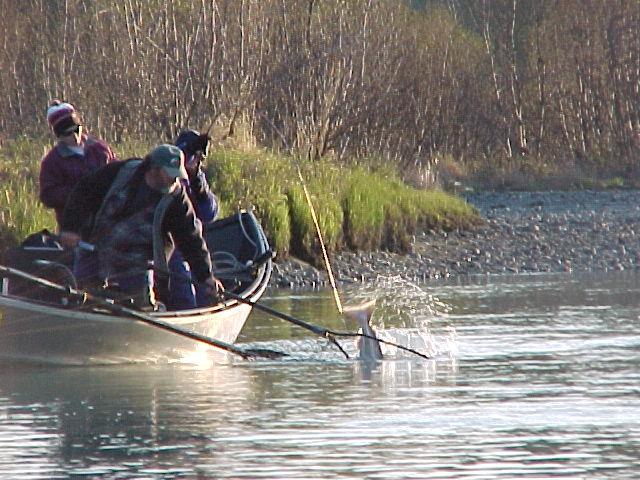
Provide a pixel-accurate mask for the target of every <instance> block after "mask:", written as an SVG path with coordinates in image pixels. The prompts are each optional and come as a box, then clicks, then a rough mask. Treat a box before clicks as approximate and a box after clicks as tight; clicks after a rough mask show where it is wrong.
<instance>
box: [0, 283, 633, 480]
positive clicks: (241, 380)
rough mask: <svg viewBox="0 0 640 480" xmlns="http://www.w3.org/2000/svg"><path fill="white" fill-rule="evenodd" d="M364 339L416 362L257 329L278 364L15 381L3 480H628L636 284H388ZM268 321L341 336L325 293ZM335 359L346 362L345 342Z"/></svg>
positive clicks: (66, 373) (20, 371)
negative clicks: (318, 327)
mask: <svg viewBox="0 0 640 480" xmlns="http://www.w3.org/2000/svg"><path fill="white" fill-rule="evenodd" d="M342 295H343V299H347V300H349V301H356V300H359V299H366V298H372V297H374V296H375V297H377V298H378V307H377V310H376V314H375V316H374V322H373V323H374V324H375V325H377V326H378V327H379V328H380V329H381V330H382V333H381V335H382V336H383V337H384V338H388V339H389V340H395V341H398V342H400V343H403V344H410V345H411V346H412V347H413V348H416V349H420V350H424V351H426V352H428V353H430V354H431V355H433V358H432V359H431V360H424V359H421V358H419V357H416V356H413V355H411V354H408V353H401V352H400V351H395V352H394V351H391V350H388V351H387V354H388V357H387V358H386V359H385V360H384V361H382V362H381V363H380V364H374V365H370V364H367V363H362V362H359V361H354V360H346V359H345V358H344V357H342V356H341V354H340V353H339V351H338V350H337V349H335V348H334V347H332V346H331V345H329V344H327V343H326V342H325V341H324V340H323V339H317V338H314V337H309V336H308V335H307V332H306V331H301V330H300V329H299V328H297V327H294V326H292V325H289V324H286V323H283V322H282V321H281V320H273V319H269V318H267V317H265V316H263V315H260V314H256V313H254V314H253V316H252V317H251V319H250V323H249V324H248V325H247V327H246V329H245V330H244V332H243V334H242V336H241V339H240V341H242V342H249V343H252V344H256V343H257V344H258V345H260V346H268V347H270V348H276V349H279V350H284V351H288V352H290V353H291V354H292V356H291V357H290V358H289V359H287V360H280V361H256V362H243V361H230V362H229V363H227V364H224V365H211V363H209V362H207V359H200V363H180V364H165V365H136V366H124V365H123V366H109V367H87V368H83V367H76V368H68V367H67V368H62V367H40V368H33V367H31V368H26V367H21V368H18V367H12V368H6V367H5V368H3V369H2V371H1V373H0V478H2V479H4V478H7V479H35V478H47V479H50V478H74V479H76V478H104V479H107V478H109V479H130V478H145V479H149V478H163V479H164V478H233V479H245V478H246V479H285V478H296V479H329V478H358V479H361V478H367V479H449V478H450V479H520V478H523V479H524V478H526V479H542V478H563V479H592V478H593V479H609V478H610V479H636V478H640V368H639V367H640V325H639V322H638V312H639V306H640V276H639V275H637V274H633V273H616V274H599V275H593V276H575V275H563V274H558V275H546V276H543V275H539V276H537V275H534V276H521V275H519V276H506V277H477V278H469V279H465V280H453V281H450V282H449V283H429V284H426V285H414V284H408V283H405V282H402V281H400V280H398V279H394V278H389V279H386V280H383V281H382V282H381V284H380V285H379V286H378V287H376V288H375V289H373V288H371V289H368V290H367V289H364V288H357V289H356V288H354V289H352V290H345V291H343V292H342ZM264 302H265V304H268V305H270V306H272V307H274V308H277V309H279V310H282V311H285V312H287V313H290V314H292V315H294V316H297V317H299V318H301V319H304V320H305V321H308V322H312V323H316V324H322V325H324V326H326V327H330V328H333V329H342V330H344V329H345V328H348V329H353V325H345V324H344V322H343V320H342V319H341V318H340V317H339V316H338V315H337V314H336V313H335V310H336V309H335V306H334V304H333V299H332V296H331V293H330V292H329V291H324V292H313V291H311V292H305V291H303V292H287V291H277V292H271V293H270V294H269V295H268V296H267V298H265V299H264ZM344 344H345V349H346V350H347V352H348V353H351V354H353V353H355V347H354V345H353V342H352V341H351V340H349V341H345V342H344Z"/></svg>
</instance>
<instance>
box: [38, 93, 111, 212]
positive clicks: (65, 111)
mask: <svg viewBox="0 0 640 480" xmlns="http://www.w3.org/2000/svg"><path fill="white" fill-rule="evenodd" d="M47 123H48V124H49V127H50V128H51V131H52V133H53V135H54V136H55V138H56V140H57V141H56V144H55V145H54V147H53V148H52V149H51V150H49V152H47V153H46V154H45V156H44V157H43V158H42V162H41V163H40V201H41V202H42V203H43V204H44V205H45V206H47V207H49V208H52V209H53V210H54V211H55V214H56V220H57V221H58V224H59V223H60V219H61V217H62V211H63V210H64V206H65V203H66V201H67V198H68V197H69V194H70V193H71V190H72V189H73V187H74V186H75V184H76V183H77V182H78V180H80V179H81V178H82V177H84V176H85V175H87V174H88V173H90V172H92V171H94V170H95V169H97V168H99V167H101V166H103V165H106V164H107V163H110V162H113V161H116V160H117V158H116V155H115V154H114V153H113V150H112V149H111V147H110V146H109V145H108V144H107V143H106V142H104V141H103V140H100V139H98V138H96V137H94V136H92V135H90V134H88V133H87V132H86V131H85V130H84V126H83V124H82V120H81V118H80V114H79V113H78V111H77V110H76V109H75V107H74V106H73V105H72V104H70V103H67V102H62V101H60V100H54V101H53V102H52V103H51V104H50V105H49V107H48V108H47Z"/></svg>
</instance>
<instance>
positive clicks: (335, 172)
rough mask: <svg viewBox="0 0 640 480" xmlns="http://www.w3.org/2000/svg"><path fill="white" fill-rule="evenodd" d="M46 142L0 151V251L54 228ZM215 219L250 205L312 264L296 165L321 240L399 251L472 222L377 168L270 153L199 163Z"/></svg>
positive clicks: (470, 215) (461, 210)
mask: <svg viewBox="0 0 640 480" xmlns="http://www.w3.org/2000/svg"><path fill="white" fill-rule="evenodd" d="M138 145H141V144H138ZM49 147H50V144H49V143H48V142H46V141H35V140H28V139H18V140H15V141H9V142H5V144H4V145H3V146H2V148H0V179H1V181H2V187H0V195H1V197H0V198H2V204H1V206H0V248H7V247H9V246H12V245H15V244H16V243H17V242H18V241H19V239H21V238H23V237H24V236H26V235H27V234H29V233H32V232H34V231H37V230H40V229H42V228H49V229H53V230H54V229H55V219H54V216H53V212H52V211H51V210H48V209H45V208H44V207H43V206H42V205H41V204H40V202H39V200H38V196H37V192H38V185H37V181H38V169H39V162H40V159H41V157H42V155H43V153H44V152H45V151H46V149H47V148H49ZM148 147H149V145H148V144H147V145H142V146H140V147H135V146H133V144H122V145H116V146H115V150H116V152H117V153H118V155H119V157H120V158H127V157H129V156H132V155H135V154H137V155H142V154H144V152H146V151H147V150H148ZM206 168H207V173H208V177H209V180H210V182H211V184H212V189H213V191H214V192H216V194H217V195H218V197H219V199H220V203H221V214H222V215H226V214H229V213H231V212H233V211H235V210H236V209H237V208H238V207H244V208H250V207H251V206H253V207H254V208H255V210H256V213H257V215H258V217H259V218H260V219H261V220H262V222H263V225H264V227H265V230H266V232H267V235H268V236H269V240H270V242H271V244H272V245H273V246H274V248H275V249H276V250H277V253H278V255H279V256H280V257H286V256H287V255H295V256H297V257H299V258H303V259H305V260H309V261H312V262H314V263H315V262H317V261H318V260H319V258H320V257H319V255H320V246H319V242H318V241H317V235H316V232H315V227H314V224H313V221H312V217H311V213H310V208H309V205H308V203H307V200H306V196H305V194H304V190H303V184H302V182H301V181H300V179H299V177H298V175H297V168H300V171H301V173H302V176H303V178H304V181H305V184H306V186H307V188H308V191H309V192H310V194H311V198H312V202H313V205H314V207H315V209H316V211H317V214H318V221H319V224H320V228H321V230H322V234H323V237H324V240H325V243H326V245H327V247H328V248H329V250H332V251H336V250H341V249H345V248H350V249H362V250H375V249H387V250H392V251H400V252H401V251H403V250H405V249H406V248H407V247H408V245H409V241H410V238H411V235H412V234H413V233H415V232H416V230H418V229H421V228H435V229H453V228H464V227H467V226H468V225H470V224H472V223H474V222H477V221H478V217H477V213H476V211H475V210H474V209H473V208H472V207H471V206H470V205H468V204H467V203H465V202H464V201H463V200H461V199H459V198H457V197H455V196H452V195H449V194H447V193H444V192H442V191H437V190H416V189H413V188H410V187H408V186H406V185H405V184H404V183H402V182H401V181H400V179H399V177H398V175H397V174H396V173H395V172H393V171H392V170H390V169H388V168H385V167H377V168H367V167H365V166H350V167H349V166H344V165H341V166H338V165H335V164H333V163H331V162H329V161H316V162H305V161H299V160H297V159H295V158H292V157H289V156H284V155H278V154H275V153H271V152H265V151H261V150H254V151H251V152H246V151H239V150H233V149H222V148H221V149H217V150H214V151H212V152H211V153H210V155H209V158H208V160H207V166H206Z"/></svg>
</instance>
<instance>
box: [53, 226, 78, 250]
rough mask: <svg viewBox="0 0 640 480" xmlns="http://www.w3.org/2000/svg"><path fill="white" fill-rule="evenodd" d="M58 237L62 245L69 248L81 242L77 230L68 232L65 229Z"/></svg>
mask: <svg viewBox="0 0 640 480" xmlns="http://www.w3.org/2000/svg"><path fill="white" fill-rule="evenodd" d="M58 239H59V241H60V243H61V244H62V246H64V247H67V248H75V247H77V246H78V243H80V235H78V234H77V233H75V232H66V231H64V230H63V231H61V232H60V234H59V235H58Z"/></svg>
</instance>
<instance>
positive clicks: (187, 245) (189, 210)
mask: <svg viewBox="0 0 640 480" xmlns="http://www.w3.org/2000/svg"><path fill="white" fill-rule="evenodd" d="M165 228H166V230H167V231H168V232H169V233H171V235H172V236H173V238H174V240H175V242H176V246H177V247H178V248H179V249H180V252H182V255H183V256H184V258H185V260H186V261H187V262H188V263H189V266H190V267H191V270H192V271H193V273H194V275H195V276H196V278H197V279H198V280H199V281H201V282H204V281H205V280H207V279H208V278H210V277H211V276H212V266H211V257H210V255H209V249H208V248H207V244H206V242H205V240H204V238H203V236H202V224H201V223H200V221H199V220H198V219H197V218H196V214H195V211H194V208H193V205H192V203H191V201H190V200H189V198H188V197H187V195H186V193H185V191H184V189H183V188H181V192H180V193H179V194H178V195H176V197H175V198H174V201H173V202H172V203H171V205H170V207H169V211H167V214H166V216H165Z"/></svg>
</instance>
